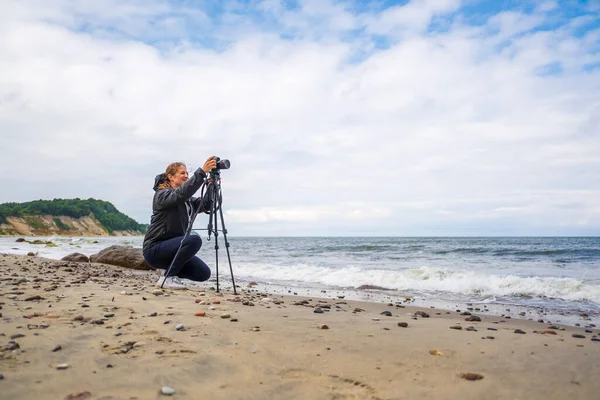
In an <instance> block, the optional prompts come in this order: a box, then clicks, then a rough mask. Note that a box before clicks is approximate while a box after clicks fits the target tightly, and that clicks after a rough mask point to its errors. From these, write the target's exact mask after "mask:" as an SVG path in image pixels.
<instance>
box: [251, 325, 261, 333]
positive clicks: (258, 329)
mask: <svg viewBox="0 0 600 400" xmlns="http://www.w3.org/2000/svg"><path fill="white" fill-rule="evenodd" d="M252 331H254V332H260V327H259V326H255V327H253V328H252Z"/></svg>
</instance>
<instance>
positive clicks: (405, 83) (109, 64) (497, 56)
mask: <svg viewBox="0 0 600 400" xmlns="http://www.w3.org/2000/svg"><path fill="white" fill-rule="evenodd" d="M6 4H7V5H6V6H5V7H4V9H5V10H6V12H5V13H3V14H2V16H0V70H1V72H2V73H1V74H0V151H1V154H2V161H1V162H0V185H2V187H11V188H15V189H11V190H7V191H3V192H2V194H0V202H4V201H27V200H33V199H37V198H54V197H82V198H87V197H96V198H101V199H104V200H108V201H111V202H113V203H114V204H115V205H116V206H117V207H118V208H119V209H121V210H122V211H124V212H126V213H128V214H130V215H132V216H134V217H136V218H137V219H138V220H140V221H144V222H146V221H147V220H148V219H149V216H150V204H151V196H152V192H151V186H152V183H153V179H154V175H155V174H158V173H160V172H162V170H163V169H164V168H165V167H166V165H167V164H169V163H170V162H172V161H175V160H182V161H185V162H187V163H188V164H189V166H190V167H194V168H195V167H199V166H201V165H202V163H203V162H204V160H205V159H206V157H208V156H209V155H219V156H221V157H226V158H229V159H231V162H232V168H231V169H230V170H228V171H223V173H222V176H223V190H224V194H225V210H226V218H227V220H228V221H229V220H230V221H231V223H230V224H229V226H228V228H229V229H230V233H236V234H245V233H253V234H256V233H258V234H261V233H265V234H270V233H273V232H275V233H277V234H295V233H296V232H301V233H303V234H306V233H308V234H312V233H318V234H322V233H331V234H339V233H346V232H351V231H352V232H368V233H370V234H377V233H381V234H390V233H393V234H419V233H423V232H429V233H430V234H452V233H455V232H463V231H464V229H470V228H469V227H470V226H476V227H477V228H473V230H471V231H473V232H475V231H476V230H477V229H479V230H481V229H483V228H482V225H481V223H482V222H481V221H483V222H484V223H488V224H489V226H495V227H497V228H498V229H500V228H501V229H503V230H504V231H506V232H508V233H510V232H513V233H514V232H519V233H521V232H525V233H534V234H535V233H541V232H545V231H546V230H547V229H558V230H559V232H563V233H570V232H582V231H580V230H577V229H578V228H577V227H578V226H581V224H582V221H583V222H585V224H584V225H585V226H586V229H591V230H589V231H585V232H588V233H589V232H595V233H598V232H599V231H600V211H599V209H598V206H597V205H596V201H595V200H594V199H597V195H598V194H599V193H598V192H599V191H600V187H599V186H600V185H599V181H598V179H597V176H598V173H599V172H600V162H599V161H598V156H597V155H598V154H600V139H599V138H600V127H599V125H600V120H599V119H598V118H599V117H598V115H600V112H599V110H600V76H599V75H600V74H599V72H598V69H592V70H586V69H585V66H586V65H590V64H591V63H594V62H598V53H597V51H596V52H595V53H594V52H593V51H592V49H594V46H596V45H595V43H594V40H593V38H594V37H598V36H597V35H598V31H591V32H589V33H588V34H587V35H586V36H584V37H576V36H574V35H573V31H572V29H575V27H572V26H569V24H568V23H567V24H565V25H564V26H562V27H560V28H558V29H555V30H553V31H544V30H541V31H536V32H529V30H530V29H531V28H533V27H537V26H539V25H540V24H541V23H542V22H543V18H544V16H543V14H542V13H541V12H540V13H538V14H534V15H525V14H522V13H518V12H515V11H511V12H503V13H501V14H498V15H496V16H493V17H492V18H491V19H490V20H489V21H488V23H487V24H485V25H483V26H480V27H471V26H468V25H466V23H465V22H464V21H463V22H462V23H459V22H456V23H454V24H453V25H452V26H451V28H450V30H449V31H448V32H437V33H428V32H427V31H426V28H427V25H428V24H429V22H430V21H431V19H432V18H433V17H434V16H440V15H447V14H449V13H451V12H455V11H457V10H458V9H459V7H460V5H461V3H460V2H458V1H455V2H446V1H412V2H410V3H409V4H407V5H405V6H403V7H394V8H390V9H387V10H384V11H383V12H375V11H369V12H366V13H363V14H358V15H354V14H352V13H351V7H349V6H345V5H343V4H342V5H341V4H339V3H338V2H327V3H321V2H313V1H305V2H302V3H301V7H299V8H298V9H296V10H286V9H284V8H282V7H281V6H280V4H279V3H277V2H263V3H261V4H262V7H263V8H264V9H268V10H269V12H270V13H271V14H272V15H273V16H275V17H281V21H282V22H281V25H282V26H281V27H276V28H269V29H267V28H264V27H262V26H260V25H259V24H258V23H257V22H252V21H251V20H249V19H246V20H245V22H244V24H242V25H238V24H237V23H238V22H239V21H240V19H242V17H241V15H240V14H239V13H237V14H236V11H235V9H233V8H232V9H231V10H230V14H229V16H230V17H228V18H230V20H231V21H233V22H232V23H235V24H236V25H235V26H231V25H228V24H227V22H224V24H225V25H218V24H217V23H216V22H215V21H213V20H211V19H210V18H209V17H208V16H207V14H206V13H204V12H202V11H199V10H189V9H180V8H177V7H175V6H173V5H171V4H169V3H168V2H162V1H155V2H144V5H143V6H142V5H141V3H140V2H138V1H133V0H130V1H120V2H114V3H110V4H109V3H93V4H92V3H89V2H75V1H67V0H62V1H53V2H50V1H27V2H21V1H19V2H17V1H10V2H7V3H6ZM165 15H168V16H169V17H168V18H167V17H165ZM119 16H121V17H122V18H120V17H119ZM223 19H225V20H227V18H225V17H223ZM192 20H193V21H195V23H193V24H190V23H189V21H192ZM86 21H87V22H88V23H89V24H90V26H91V27H92V28H90V29H86V30H83V31H82V30H77V29H76V28H78V27H79V28H80V27H81V26H82V23H84V22H86ZM152 21H154V22H152ZM186 21H187V22H186ZM311 22H314V23H316V25H315V27H316V28H314V29H312V28H311ZM154 23H156V24H158V25H155V24H154ZM153 24H154V25H153ZM111 26H116V28H115V29H116V30H117V31H118V32H117V33H115V32H113V33H111V32H110V29H108V28H109V27H111ZM207 26H210V27H211V29H214V30H215V31H214V35H215V37H219V38H223V39H224V40H227V41H230V42H231V43H230V45H228V46H227V47H225V48H219V50H218V51H215V50H211V49H209V48H205V47H202V46H200V45H199V44H198V43H196V42H195V41H194V38H195V37H196V36H197V32H204V31H205V29H206V28H207ZM361 27H363V28H365V29H366V31H367V32H371V33H377V34H382V35H383V34H385V35H391V37H392V40H391V42H390V45H389V48H386V49H380V50H376V51H374V50H373V47H372V44H369V43H370V42H371V39H369V37H367V36H360V37H355V38H350V39H349V38H348V37H347V36H344V38H343V40H342V39H341V38H340V34H341V32H344V31H347V30H352V29H357V28H361ZM153 29H155V31H154V32H151V31H152V30H153ZM278 29H283V31H286V32H289V30H290V29H292V30H294V31H295V32H297V33H298V35H297V39H295V40H284V39H281V38H279V36H278V35H277V33H278ZM123 35H125V36H123ZM179 35H182V37H183V40H181V41H179V40H176V41H175V42H171V44H162V45H160V46H159V47H158V48H157V47H153V46H152V45H151V44H149V43H150V42H154V40H155V39H157V38H159V37H163V38H166V39H168V40H173V38H177V37H178V36H179ZM142 39H144V40H146V41H148V43H146V42H144V41H142ZM173 43H174V44H173ZM596 47H597V46H596ZM360 49H363V50H365V51H366V52H367V53H369V55H368V56H366V57H365V58H364V59H362V60H360V61H354V62H351V63H348V60H349V59H352V58H353V56H354V55H355V53H356V52H357V51H358V50H360ZM553 63H558V64H559V65H561V66H562V67H563V73H562V74H548V75H540V74H539V72H540V68H544V67H546V66H547V65H549V64H553ZM508 215H510V219H509V217H508ZM277 224H281V225H280V226H277ZM517 225H518V226H517ZM432 226H434V227H435V228H431V227H432ZM458 227H461V228H460V229H459V228H458ZM465 227H466V228H465ZM463 228H464V229H463ZM435 229H437V231H436V230H435ZM561 229H562V230H561ZM484 233H485V232H484Z"/></svg>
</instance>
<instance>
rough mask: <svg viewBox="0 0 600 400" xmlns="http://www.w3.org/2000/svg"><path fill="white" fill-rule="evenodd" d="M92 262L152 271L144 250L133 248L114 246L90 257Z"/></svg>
mask: <svg viewBox="0 0 600 400" xmlns="http://www.w3.org/2000/svg"><path fill="white" fill-rule="evenodd" d="M90 262H93V263H102V264H110V265H117V266H119V267H125V268H132V269H144V270H151V269H152V268H150V266H149V265H148V264H146V261H145V260H144V256H143V255H142V249H139V248H134V247H132V246H119V245H113V246H110V247H107V248H106V249H104V250H102V251H100V252H99V253H98V254H94V255H92V256H90Z"/></svg>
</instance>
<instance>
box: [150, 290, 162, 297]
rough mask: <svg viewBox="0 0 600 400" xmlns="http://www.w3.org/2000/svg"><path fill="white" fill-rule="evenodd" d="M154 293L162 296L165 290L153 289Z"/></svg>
mask: <svg viewBox="0 0 600 400" xmlns="http://www.w3.org/2000/svg"><path fill="white" fill-rule="evenodd" d="M152 294H153V295H155V296H162V295H163V291H162V290H160V289H156V290H153V291H152Z"/></svg>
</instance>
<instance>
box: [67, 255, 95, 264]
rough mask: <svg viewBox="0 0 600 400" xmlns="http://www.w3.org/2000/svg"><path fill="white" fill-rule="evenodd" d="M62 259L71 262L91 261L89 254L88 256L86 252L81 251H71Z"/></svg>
mask: <svg viewBox="0 0 600 400" xmlns="http://www.w3.org/2000/svg"><path fill="white" fill-rule="evenodd" d="M61 260H62V261H71V262H82V263H89V262H90V259H89V258H88V256H86V255H85V254H81V253H71V254H68V255H66V256H64V257H63V258H61Z"/></svg>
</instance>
